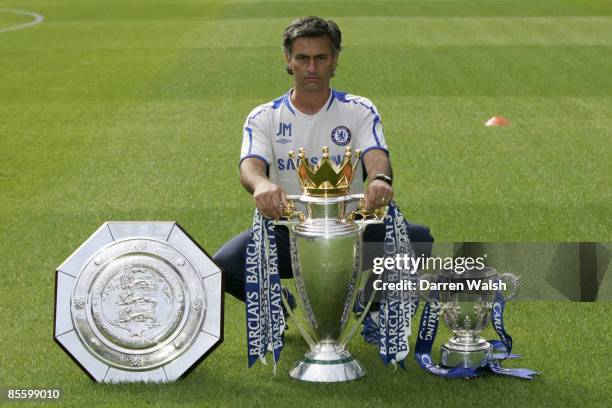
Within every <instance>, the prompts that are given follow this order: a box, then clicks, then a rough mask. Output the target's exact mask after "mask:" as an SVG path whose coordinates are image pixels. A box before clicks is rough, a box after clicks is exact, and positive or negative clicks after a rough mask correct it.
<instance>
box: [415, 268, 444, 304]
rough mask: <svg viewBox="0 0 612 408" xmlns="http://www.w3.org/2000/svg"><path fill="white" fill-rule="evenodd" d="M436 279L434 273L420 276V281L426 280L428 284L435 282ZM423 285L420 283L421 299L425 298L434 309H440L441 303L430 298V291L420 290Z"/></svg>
mask: <svg viewBox="0 0 612 408" xmlns="http://www.w3.org/2000/svg"><path fill="white" fill-rule="evenodd" d="M435 278H436V275H435V274H433V273H425V274H423V275H419V281H421V280H426V281H428V282H434V281H435ZM420 287H421V285H420V282H419V295H420V296H421V298H423V299H424V300H425V301H426V302H428V303H430V304H431V307H432V308H434V309H438V308H439V307H440V301H439V300H438V299H435V298H432V297H430V296H429V294H430V291H429V290H427V291H424V290H421V289H420Z"/></svg>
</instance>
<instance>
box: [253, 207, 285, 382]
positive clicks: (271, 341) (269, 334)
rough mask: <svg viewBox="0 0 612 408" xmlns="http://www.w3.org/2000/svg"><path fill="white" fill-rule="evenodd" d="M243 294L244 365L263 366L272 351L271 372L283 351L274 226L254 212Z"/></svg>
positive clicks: (282, 325)
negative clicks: (272, 362)
mask: <svg viewBox="0 0 612 408" xmlns="http://www.w3.org/2000/svg"><path fill="white" fill-rule="evenodd" d="M245 292H246V324H247V355H248V366H249V367H251V366H252V365H253V364H254V363H255V362H256V361H257V360H260V361H261V362H262V363H264V364H266V354H267V353H268V351H271V352H272V356H273V360H274V370H275V371H276V363H277V362H278V360H279V359H280V354H281V351H282V349H283V330H284V327H285V319H284V315H283V310H282V306H281V304H282V300H281V279H280V275H279V271H278V254H277V247H276V236H275V234H274V225H273V224H272V222H271V221H270V220H268V219H265V218H264V217H263V216H262V215H261V213H259V211H257V210H255V214H254V216H253V228H252V231H251V235H250V237H249V241H248V243H247V247H246V253H245Z"/></svg>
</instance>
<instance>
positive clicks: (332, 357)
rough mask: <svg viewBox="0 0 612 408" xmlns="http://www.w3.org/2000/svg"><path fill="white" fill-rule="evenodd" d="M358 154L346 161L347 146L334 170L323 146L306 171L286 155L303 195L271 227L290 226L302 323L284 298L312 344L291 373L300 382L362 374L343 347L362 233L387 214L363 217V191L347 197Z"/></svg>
mask: <svg viewBox="0 0 612 408" xmlns="http://www.w3.org/2000/svg"><path fill="white" fill-rule="evenodd" d="M296 156H297V158H296ZM355 156H356V159H355V163H354V164H351V162H352V160H351V158H352V153H351V149H350V147H347V148H346V150H345V154H344V158H343V161H342V163H340V165H339V166H335V165H334V164H333V163H332V161H331V160H330V157H329V150H328V148H327V147H323V155H322V158H321V161H320V163H319V164H318V165H317V166H311V165H310V164H309V161H308V159H307V158H306V155H305V151H304V149H303V148H302V149H300V151H299V153H298V154H297V155H296V154H295V153H294V152H290V153H289V157H290V160H291V161H292V163H293V164H294V166H295V169H296V172H297V175H298V178H299V181H300V184H301V187H302V195H301V196H291V197H289V199H290V205H289V206H288V208H285V209H284V216H285V218H286V219H285V220H281V221H278V222H276V224H277V225H286V226H287V227H288V229H289V235H290V248H291V260H292V268H293V274H294V278H295V279H294V281H295V286H296V290H297V293H298V299H299V306H298V307H299V308H301V311H300V312H301V313H303V316H304V319H303V320H305V321H306V324H302V323H301V322H300V321H299V319H297V318H296V316H295V313H293V312H291V308H290V307H289V304H288V302H287V299H286V298H285V297H283V302H284V304H285V308H286V309H287V310H288V311H289V312H290V315H291V317H292V318H293V319H292V320H293V321H294V322H295V324H296V326H297V328H298V330H299V331H300V333H301V334H302V337H303V338H304V339H305V341H306V342H307V343H308V345H309V346H310V351H308V352H307V353H306V355H305V356H304V358H302V359H301V360H300V361H298V362H297V363H296V364H295V366H294V367H293V369H292V370H291V371H290V373H289V375H290V376H291V377H293V378H296V379H298V380H303V381H314V382H339V381H349V380H354V379H357V378H360V377H362V376H364V375H365V370H364V369H363V367H362V365H361V364H360V363H359V362H358V361H357V360H356V359H355V358H354V357H353V356H352V355H351V353H350V352H349V351H348V350H347V348H346V345H347V343H348V342H349V340H350V338H351V337H352V336H353V335H354V334H355V332H356V331H357V328H358V327H359V324H360V323H361V321H358V322H356V323H355V324H354V326H353V327H352V329H350V325H348V322H349V318H350V316H351V313H352V311H353V305H354V303H355V300H356V298H357V293H358V289H359V286H360V282H361V280H362V279H361V275H362V273H361V268H362V265H361V264H362V246H363V244H362V238H363V232H364V230H365V227H366V225H367V224H371V223H382V222H383V221H382V219H383V217H384V215H385V210H384V209H378V210H376V211H374V212H372V213H366V211H365V210H364V208H363V194H359V195H351V194H350V187H351V181H352V179H353V175H354V172H355V168H356V166H357V164H358V163H359V158H360V152H359V151H356V152H355ZM371 302H372V299H370V302H369V303H368V305H367V307H369V305H370V304H371ZM367 307H366V310H365V311H364V313H363V314H362V316H365V314H366V312H367ZM362 318H363V317H362Z"/></svg>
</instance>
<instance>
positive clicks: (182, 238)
mask: <svg viewBox="0 0 612 408" xmlns="http://www.w3.org/2000/svg"><path fill="white" fill-rule="evenodd" d="M56 273H57V275H56V301H55V328H54V335H55V341H56V342H57V343H58V344H59V345H60V346H61V347H62V348H63V349H64V350H65V351H66V352H67V353H68V354H69V355H70V356H71V357H72V358H73V359H74V360H75V361H76V362H77V363H78V364H79V365H80V366H81V368H83V369H84V370H85V372H86V373H87V374H89V375H90V376H91V377H92V378H93V379H94V380H96V381H100V382H135V381H145V382H168V381H174V380H176V379H178V378H179V377H181V376H183V375H184V374H186V373H187V372H188V371H190V370H191V369H192V368H194V367H195V366H196V365H197V364H198V363H199V362H200V361H202V360H203V358H204V357H205V356H206V355H208V353H210V352H211V351H212V350H213V349H214V348H215V347H216V346H217V345H219V344H220V343H221V342H222V339H223V282H222V274H221V270H220V269H219V267H218V266H217V265H216V264H215V263H214V262H213V261H212V260H211V259H210V257H209V256H208V255H207V254H206V252H205V251H204V250H203V249H202V248H200V247H199V246H198V244H197V243H195V242H194V241H193V240H192V239H191V238H190V237H189V235H188V234H187V233H186V232H185V231H184V230H183V229H182V228H181V227H180V226H179V225H178V224H177V223H175V222H106V223H104V224H103V225H102V226H101V227H100V228H99V229H98V231H96V232H95V233H94V234H93V235H92V236H91V237H90V238H89V239H88V240H87V241H85V243H83V245H81V247H79V248H78V249H77V250H76V251H75V252H74V253H73V254H72V255H71V256H70V257H68V259H66V261H64V263H63V264H62V265H61V266H60V267H59V268H58V269H57V272H56Z"/></svg>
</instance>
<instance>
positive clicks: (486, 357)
mask: <svg viewBox="0 0 612 408" xmlns="http://www.w3.org/2000/svg"><path fill="white" fill-rule="evenodd" d="M492 356H493V352H492V347H491V345H489V347H488V348H486V349H484V350H473V351H463V350H456V349H451V348H448V347H447V346H446V345H443V346H442V347H440V363H441V364H442V365H444V366H446V367H463V368H478V367H485V366H486V365H487V364H488V362H489V361H490V360H491V358H492Z"/></svg>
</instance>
